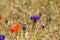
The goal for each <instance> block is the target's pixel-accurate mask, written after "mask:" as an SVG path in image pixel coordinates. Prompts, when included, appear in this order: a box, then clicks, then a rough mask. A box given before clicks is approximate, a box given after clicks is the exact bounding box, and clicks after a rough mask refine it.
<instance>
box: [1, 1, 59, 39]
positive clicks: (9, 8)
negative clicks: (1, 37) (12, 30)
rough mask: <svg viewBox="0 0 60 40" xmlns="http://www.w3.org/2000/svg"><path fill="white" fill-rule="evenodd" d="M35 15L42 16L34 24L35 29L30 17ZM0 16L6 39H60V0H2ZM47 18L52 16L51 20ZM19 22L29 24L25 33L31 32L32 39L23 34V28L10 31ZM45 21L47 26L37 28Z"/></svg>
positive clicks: (2, 32)
mask: <svg viewBox="0 0 60 40" xmlns="http://www.w3.org/2000/svg"><path fill="white" fill-rule="evenodd" d="M33 15H39V16H40V17H41V19H40V20H39V21H37V23H36V24H35V25H34V27H35V28H34V29H33V30H34V31H32V27H33V22H32V21H31V20H30V19H29V17H30V16H33ZM0 16H2V20H0V34H4V35H5V40H60V0H0ZM47 18H48V19H49V18H51V22H49V21H47ZM6 20H7V21H8V23H7V24H6V22H5V21H6ZM18 23H24V24H27V26H28V28H27V30H26V31H25V34H26V33H27V32H28V33H30V39H27V38H26V37H24V36H23V34H24V32H23V30H19V31H18V32H15V33H10V32H9V29H10V27H11V26H12V25H14V24H18ZM43 23H44V24H46V27H45V28H44V29H42V30H37V27H38V26H39V25H41V24H43Z"/></svg>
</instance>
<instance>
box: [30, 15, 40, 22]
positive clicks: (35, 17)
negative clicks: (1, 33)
mask: <svg viewBox="0 0 60 40" xmlns="http://www.w3.org/2000/svg"><path fill="white" fill-rule="evenodd" d="M30 20H33V21H34V22H36V21H38V20H40V16H31V17H30Z"/></svg>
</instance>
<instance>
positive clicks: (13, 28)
mask: <svg viewBox="0 0 60 40" xmlns="http://www.w3.org/2000/svg"><path fill="white" fill-rule="evenodd" d="M20 29H21V24H17V25H14V26H12V27H11V28H10V32H12V33H13V32H17V31H18V30H20Z"/></svg>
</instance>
